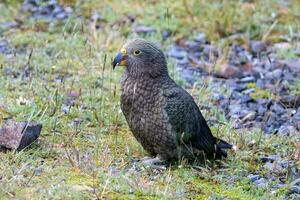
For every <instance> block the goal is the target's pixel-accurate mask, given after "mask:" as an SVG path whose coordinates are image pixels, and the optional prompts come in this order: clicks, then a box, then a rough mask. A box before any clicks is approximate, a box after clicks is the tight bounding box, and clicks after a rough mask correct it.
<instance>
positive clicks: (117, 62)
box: [112, 52, 123, 69]
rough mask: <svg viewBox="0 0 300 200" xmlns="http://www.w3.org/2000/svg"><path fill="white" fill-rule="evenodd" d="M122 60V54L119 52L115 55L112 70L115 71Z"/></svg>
mask: <svg viewBox="0 0 300 200" xmlns="http://www.w3.org/2000/svg"><path fill="white" fill-rule="evenodd" d="M122 59H123V54H122V53H121V52H119V53H117V55H116V57H115V58H114V60H113V62H112V66H113V69H115V68H116V66H117V65H119V64H120V63H121V62H122Z"/></svg>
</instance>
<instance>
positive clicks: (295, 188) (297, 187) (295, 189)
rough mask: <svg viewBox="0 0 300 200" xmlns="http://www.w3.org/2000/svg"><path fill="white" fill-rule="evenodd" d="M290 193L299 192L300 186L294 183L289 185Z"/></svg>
mask: <svg viewBox="0 0 300 200" xmlns="http://www.w3.org/2000/svg"><path fill="white" fill-rule="evenodd" d="M289 193H290V194H300V186H297V185H294V186H292V187H291V189H290V191H289Z"/></svg>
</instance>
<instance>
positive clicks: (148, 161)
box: [141, 156, 166, 170]
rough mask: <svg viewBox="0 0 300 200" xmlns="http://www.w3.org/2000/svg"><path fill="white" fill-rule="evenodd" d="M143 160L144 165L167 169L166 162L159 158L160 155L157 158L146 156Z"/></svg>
mask: <svg viewBox="0 0 300 200" xmlns="http://www.w3.org/2000/svg"><path fill="white" fill-rule="evenodd" d="M141 161H142V164H143V165H145V166H147V167H150V168H153V169H159V170H165V169H166V162H165V161H164V160H162V159H161V158H159V157H158V156H157V157H155V158H150V157H145V158H143V159H142V160H141Z"/></svg>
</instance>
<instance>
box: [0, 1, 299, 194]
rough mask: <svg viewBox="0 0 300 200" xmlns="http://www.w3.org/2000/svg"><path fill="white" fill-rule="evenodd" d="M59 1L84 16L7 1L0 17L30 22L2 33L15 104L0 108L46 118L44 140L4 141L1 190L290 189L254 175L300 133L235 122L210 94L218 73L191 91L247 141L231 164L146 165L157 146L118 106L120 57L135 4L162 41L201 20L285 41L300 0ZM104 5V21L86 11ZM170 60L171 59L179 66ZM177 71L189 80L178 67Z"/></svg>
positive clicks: (219, 32)
mask: <svg viewBox="0 0 300 200" xmlns="http://www.w3.org/2000/svg"><path fill="white" fill-rule="evenodd" d="M61 2H62V3H63V4H71V5H73V6H74V12H75V13H76V14H80V15H82V16H83V18H77V17H75V16H73V17H71V18H70V19H68V20H67V21H66V22H65V23H62V24H59V23H58V24H57V25H55V26H51V25H50V26H49V25H48V23H47V22H43V21H39V22H36V21H34V20H32V19H26V18H25V17H24V16H21V15H20V16H19V15H18V12H17V11H18V8H19V7H20V3H18V1H14V2H13V3H11V2H10V3H11V4H8V3H6V4H3V3H0V12H1V13H3V18H1V19H0V22H3V21H9V20H12V19H14V18H18V17H19V18H20V19H22V20H24V23H23V25H22V28H21V29H16V30H15V31H5V32H3V33H2V37H3V38H6V39H7V40H8V41H9V44H10V46H11V47H12V48H14V49H16V53H15V55H14V56H13V57H12V58H8V57H6V56H4V55H0V66H1V69H0V73H1V76H0V99H1V104H2V103H3V104H4V105H5V106H6V110H5V112H1V113H0V114H1V116H2V118H7V117H12V118H14V119H16V120H20V121H21V120H24V121H27V120H31V121H38V122H40V123H42V124H43V130H42V134H41V137H40V138H39V140H38V141H37V142H36V143H35V144H33V145H31V146H30V147H28V148H27V149H25V150H23V151H20V152H16V151H7V152H0V157H1V161H0V198H1V199H91V198H93V199H101V198H105V199H224V198H225V199H270V198H275V199H284V198H286V194H287V191H288V189H289V188H288V187H285V188H282V189H280V190H276V191H275V192H268V191H269V189H270V188H271V187H272V185H274V184H276V181H274V183H272V184H271V185H268V186H267V187H266V188H257V187H256V186H255V185H254V184H253V183H251V182H250V181H249V179H248V178H247V177H246V176H247V175H248V174H249V173H256V172H257V171H259V173H261V174H260V175H262V176H263V175H265V173H267V171H265V170H261V169H262V168H263V165H264V164H263V163H261V162H260V161H259V159H258V158H259V156H261V155H268V154H280V155H281V156H282V158H283V159H286V160H289V159H291V158H292V156H293V153H294V152H295V147H294V143H295V142H296V141H297V139H298V138H297V136H291V137H288V138H287V137H284V136H277V135H272V136H266V135H263V133H262V132H261V131H260V130H252V131H249V130H243V131H236V130H234V129H233V128H232V126H233V122H230V121H226V119H225V117H224V114H223V113H220V111H218V109H217V108H216V107H214V105H212V104H210V103H208V102H212V98H213V97H212V95H211V90H210V85H209V83H207V84H203V83H201V82H200V83H199V84H197V85H196V86H195V87H192V88H189V92H190V93H192V94H193V96H194V97H195V98H196V100H197V102H198V104H199V105H203V104H209V105H210V106H212V109H211V110H203V113H204V115H205V117H206V118H207V119H210V118H217V119H221V121H223V122H224V124H216V125H214V126H212V130H213V132H214V133H215V134H218V135H219V136H220V137H222V138H224V139H225V140H228V141H229V142H231V143H233V144H237V145H238V146H239V147H240V150H239V151H238V152H236V153H233V152H231V153H230V156H229V158H228V159H227V160H226V161H224V162H223V163H222V166H223V167H221V168H220V167H217V166H211V167H210V168H209V167H204V168H199V167H196V166H189V165H180V166H173V167H171V168H169V169H167V170H165V171H156V170H152V169H148V168H145V167H143V166H141V165H140V164H139V162H136V160H138V159H141V158H142V157H144V156H146V155H147V153H146V152H145V151H144V150H143V149H142V147H141V146H140V145H139V144H138V143H137V142H136V140H135V139H134V138H133V136H132V134H131V133H130V131H129V129H128V126H127V125H126V122H125V119H124V117H123V115H122V113H121V112H120V106H119V96H120V85H119V80H120V76H121V74H122V71H123V69H121V68H119V69H118V70H116V71H114V72H113V71H112V69H111V66H110V62H111V59H112V57H113V55H114V54H115V52H116V50H117V49H118V48H120V46H121V45H122V43H123V42H124V41H125V40H126V39H128V38H131V37H133V35H132V34H131V28H130V23H131V22H130V20H129V16H130V15H131V16H134V18H135V19H136V20H137V21H138V23H140V24H145V25H151V26H153V27H154V28H156V29H157V30H158V31H157V32H156V33H154V34H152V35H150V36H146V38H148V39H151V40H154V41H159V42H160V43H162V47H163V48H164V49H166V47H167V46H168V44H170V43H171V42H173V41H174V40H177V39H179V38H181V37H192V36H193V35H195V34H196V33H197V32H198V31H203V32H205V33H206V34H207V36H208V38H209V40H210V41H212V42H215V43H220V44H223V43H224V40H226V39H224V38H226V37H228V36H230V35H232V34H235V33H242V34H244V35H245V36H246V38H248V39H258V40H261V39H264V40H266V41H282V40H283V39H282V38H281V37H279V36H282V35H287V37H288V38H290V39H291V40H293V34H291V30H293V31H292V32H297V30H298V27H299V24H297V23H298V22H299V20H298V21H297V20H295V19H298V18H299V14H298V10H299V9H298V8H299V6H300V5H299V3H298V1H292V5H291V6H290V7H289V8H285V7H284V6H281V5H279V4H278V3H276V2H274V1H267V3H266V2H265V1H252V2H253V3H245V2H244V1H214V2H212V3H205V1H196V0H195V1H194V0H192V1H185V0H182V1H177V2H175V1H171V0H167V1H163V2H159V1H150V2H146V1H145V2H142V1H123V2H122V3H120V1H106V0H105V1H103V2H102V1H101V3H100V2H99V1H96V0H89V1H77V2H76V1H61ZM94 11H99V12H100V13H101V14H102V16H103V17H104V19H105V21H104V22H100V23H102V26H103V28H102V29H101V30H99V31H97V30H95V29H93V28H92V27H91V26H90V25H89V20H88V17H89V16H90V15H91V13H93V12H94ZM274 13H275V14H274ZM287 22H288V23H287ZM162 30H170V31H171V33H172V37H170V38H169V39H167V40H166V41H164V42H163V41H162V37H161V35H160V31H162ZM0 33H1V32H0ZM31 52H32V55H31V57H30V56H29V55H30V54H31ZM282 55H284V54H282ZM170 63H172V61H171V60H170ZM172 67H173V65H171V64H170V71H172V72H174V70H173V69H172ZM7 69H10V71H11V72H10V73H7ZM172 75H173V76H174V78H175V79H176V80H177V81H178V82H180V83H183V81H182V80H180V77H178V74H177V75H176V73H172ZM183 84H184V83H183ZM199 88H200V89H199ZM71 94H72V95H71ZM204 94H205V95H204ZM0 119H1V118H0ZM286 174H287V180H288V182H289V181H290V178H289V177H288V172H286Z"/></svg>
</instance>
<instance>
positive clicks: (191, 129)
mask: <svg viewBox="0 0 300 200" xmlns="http://www.w3.org/2000/svg"><path fill="white" fill-rule="evenodd" d="M164 96H165V98H166V105H165V111H166V112H167V114H168V117H169V122H170V123H171V125H172V128H173V129H174V130H175V131H176V133H177V139H180V140H181V141H182V140H183V142H185V143H187V144H191V145H192V146H193V147H195V148H197V149H199V150H204V151H205V152H206V153H208V154H212V153H214V152H216V150H217V149H216V148H217V147H216V143H217V140H216V138H215V137H214V136H213V135H212V134H211V131H210V129H209V127H208V125H207V123H206V121H205V119H204V117H203V116H202V114H201V112H200V110H199V108H198V106H197V104H196V103H195V101H194V99H193V97H192V96H191V95H190V94H189V93H187V92H186V91H185V90H184V89H182V88H181V87H179V86H178V85H173V87H171V88H168V89H167V90H165V92H164Z"/></svg>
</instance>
